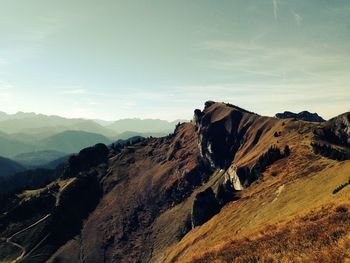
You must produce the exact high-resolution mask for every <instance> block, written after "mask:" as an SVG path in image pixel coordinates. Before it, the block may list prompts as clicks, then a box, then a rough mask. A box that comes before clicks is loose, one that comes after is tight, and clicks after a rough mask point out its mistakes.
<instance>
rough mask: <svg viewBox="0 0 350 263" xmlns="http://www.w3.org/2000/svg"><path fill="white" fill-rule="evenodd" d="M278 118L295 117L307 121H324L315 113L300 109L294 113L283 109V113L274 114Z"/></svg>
mask: <svg viewBox="0 0 350 263" xmlns="http://www.w3.org/2000/svg"><path fill="white" fill-rule="evenodd" d="M275 117H276V118H278V119H291V118H294V119H297V120H302V121H309V122H325V119H323V118H322V117H321V116H319V115H318V114H317V113H310V112H309V111H301V112H299V113H294V112H291V111H285V112H283V113H277V114H276V115H275Z"/></svg>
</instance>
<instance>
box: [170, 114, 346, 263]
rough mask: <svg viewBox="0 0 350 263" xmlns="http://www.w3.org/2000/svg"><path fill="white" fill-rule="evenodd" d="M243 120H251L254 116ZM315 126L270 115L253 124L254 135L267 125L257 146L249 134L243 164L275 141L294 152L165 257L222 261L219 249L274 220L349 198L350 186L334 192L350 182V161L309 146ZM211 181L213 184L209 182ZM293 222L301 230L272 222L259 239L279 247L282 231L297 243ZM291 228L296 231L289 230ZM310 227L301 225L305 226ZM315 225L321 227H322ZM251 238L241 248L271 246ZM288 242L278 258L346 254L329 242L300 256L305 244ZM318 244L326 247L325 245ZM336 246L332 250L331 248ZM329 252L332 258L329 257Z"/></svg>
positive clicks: (250, 250) (239, 160) (252, 249)
mask: <svg viewBox="0 0 350 263" xmlns="http://www.w3.org/2000/svg"><path fill="white" fill-rule="evenodd" d="M250 118H254V117H250ZM243 121H244V122H249V121H250V120H243ZM314 126H315V125H314V124H311V123H306V122H301V121H292V120H284V121H281V120H275V119H274V120H271V119H268V118H266V120H265V121H264V119H262V120H260V121H259V122H257V123H254V125H252V126H251V127H250V128H249V130H248V132H249V133H250V134H256V132H257V131H258V130H259V129H263V130H264V132H263V133H262V135H261V137H260V139H259V141H258V143H257V144H256V145H252V141H253V140H254V136H250V137H248V138H247V141H245V144H244V145H243V147H242V148H241V149H239V152H238V153H237V155H236V158H235V160H234V162H235V163H236V164H237V165H238V166H240V165H250V164H251V163H254V160H256V159H257V158H258V157H259V155H260V154H261V153H263V152H265V151H266V150H267V149H268V147H270V146H271V145H277V146H279V147H280V148H282V147H284V145H286V144H288V145H289V147H290V148H291V154H290V156H289V157H288V158H284V159H282V160H279V161H277V162H276V163H274V164H273V165H272V166H271V167H269V169H268V170H267V171H266V172H265V173H264V174H263V178H262V180H260V181H259V182H257V183H255V184H253V185H252V186H250V187H249V188H247V189H245V190H244V191H243V193H242V198H241V199H240V200H238V201H236V202H231V203H229V204H227V205H226V206H225V207H223V209H222V210H221V212H220V213H219V214H218V215H216V216H214V217H213V218H212V219H211V220H210V221H208V222H207V223H206V224H204V225H202V226H200V227H197V228H195V229H193V230H192V231H191V232H190V233H188V234H187V235H186V236H185V237H184V238H183V239H182V240H181V241H180V242H179V243H178V244H176V245H174V246H172V247H170V248H169V249H168V251H167V256H166V257H165V259H164V261H166V262H190V261H192V260H193V259H194V258H193V257H194V255H195V258H201V260H204V259H205V257H204V256H205V255H207V256H209V255H210V260H209V261H207V262H222V260H223V259H222V258H221V259H217V258H216V257H215V256H213V255H217V254H219V253H220V249H223V248H225V247H226V246H227V244H235V242H237V245H232V247H233V250H235V249H237V248H238V247H239V246H240V245H239V244H240V243H241V242H243V243H244V240H245V238H246V237H249V238H251V236H252V235H256V233H257V231H262V230H263V232H260V233H264V231H267V230H268V229H269V228H268V227H267V226H270V228H271V226H273V225H274V224H279V223H280V222H282V221H283V222H286V221H289V220H291V219H292V218H293V217H295V216H296V215H298V214H300V213H312V210H314V209H316V208H317V207H320V206H326V205H328V204H332V203H335V204H337V203H341V202H344V200H346V201H348V197H349V196H350V195H349V194H350V187H345V188H344V189H342V190H341V191H340V192H339V193H337V194H332V192H333V190H334V189H335V188H337V187H338V186H339V185H341V184H343V183H345V182H347V181H348V179H349V176H350V173H349V171H350V161H344V162H338V161H334V160H330V159H326V158H322V157H320V156H317V155H315V154H314V153H313V151H312V148H311V146H310V143H311V141H312V140H313V133H312V129H313V127H314ZM275 132H281V136H278V137H275V136H274V133H275ZM273 175H275V176H273ZM206 186H210V182H209V183H208V184H207V185H206ZM324 220H325V221H322V222H323V227H324V228H327V225H328V223H329V222H328V221H327V220H326V219H324ZM322 222H321V223H322ZM311 223H312V222H311ZM311 223H310V224H308V226H309V227H310V231H311V229H312V224H311ZM298 226H300V227H301V226H302V224H301V223H300V224H299V225H298ZM293 227H296V229H295V231H297V229H298V227H297V225H292V226H290V227H286V228H285V230H283V231H282V230H281V233H279V232H278V229H273V227H272V230H271V231H272V232H271V233H270V235H269V234H268V232H266V236H264V237H261V239H259V240H262V239H263V238H266V240H264V242H262V243H266V244H270V245H271V246H272V247H274V242H275V241H274V240H275V236H278V235H280V236H281V238H282V237H283V238H285V240H287V239H288V236H290V237H291V238H292V239H293V238H294V239H295V242H297V240H298V239H297V237H298V235H299V234H301V232H300V233H299V234H298V233H297V232H296V233H294V232H293V231H294V230H293ZM334 227H335V226H330V227H329V228H327V229H326V231H325V232H324V236H323V237H324V238H326V237H327V240H328V239H329V236H328V235H331V234H332V233H331V231H332V230H334ZM281 229H282V228H281ZM289 229H290V231H291V232H286V231H287V230H288V231H289ZM346 229H347V228H346ZM306 230H307V229H302V230H301V231H306ZM314 230H315V231H316V230H317V227H315V228H314ZM277 232H278V233H279V234H278V235H277ZM293 233H294V234H293ZM278 237H279V236H278ZM343 239H344V240H343ZM246 242H247V243H244V244H246V245H245V246H244V247H242V251H244V253H247V254H249V255H255V247H258V248H259V249H261V251H263V250H264V249H267V247H264V245H263V244H260V242H258V241H256V242H253V243H251V242H250V241H248V240H246ZM269 242H270V243H269ZM293 242H294V241H293ZM339 242H340V243H339V244H341V243H342V242H344V244H345V243H349V240H346V237H342V239H339ZM287 244H289V245H288V246H287V248H286V249H287V250H284V253H283V254H284V261H283V260H280V261H279V260H278V256H276V257H273V258H272V259H273V260H274V261H276V262H337V261H332V260H338V259H339V257H343V256H344V255H343V254H342V253H340V254H339V253H338V252H339V248H338V246H335V245H334V244H333V243H330V244H329V246H328V245H327V246H325V247H324V248H322V249H315V250H314V251H313V252H312V251H311V250H310V251H307V250H305V251H306V252H305V255H306V254H308V253H309V254H310V257H309V258H297V257H296V256H295V255H298V254H299V252H298V249H306V248H303V246H302V244H299V245H298V244H297V243H295V244H294V245H295V248H293V243H287ZM284 245H285V244H284ZM284 245H283V246H284ZM319 245H320V247H321V244H319ZM339 246H340V245H339ZM327 249H328V250H329V251H328V250H327ZM331 251H333V252H332V253H331ZM206 253H207V254H206ZM223 253H224V252H223ZM274 253H275V252H274ZM276 253H277V252H276ZM338 254H339V255H340V256H339V255H338ZM276 255H277V254H276ZM329 255H331V256H332V258H328V256H329ZM337 255H338V256H337ZM263 256H264V255H263V254H261V255H260V258H254V257H252V258H248V257H246V258H244V257H243V258H242V261H241V262H254V261H255V262H264V261H265V262H270V261H269V260H268V257H267V256H266V257H265V256H264V257H263ZM315 258H318V259H320V258H322V259H323V261H319V260H318V261H315ZM217 260H218V261H217ZM220 260H221V261H220ZM274 261H271V262H274ZM204 262H205V261H204ZM223 262H236V260H233V261H232V260H231V261H230V260H227V261H225V260H224V261H223ZM237 262H240V261H239V260H238V261H237Z"/></svg>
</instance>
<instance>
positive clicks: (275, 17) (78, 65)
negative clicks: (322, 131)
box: [0, 0, 350, 120]
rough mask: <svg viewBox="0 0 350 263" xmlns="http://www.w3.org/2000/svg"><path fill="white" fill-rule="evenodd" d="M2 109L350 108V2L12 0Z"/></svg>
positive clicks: (3, 25)
mask: <svg viewBox="0 0 350 263" xmlns="http://www.w3.org/2000/svg"><path fill="white" fill-rule="evenodd" d="M0 4H1V8H0V110H2V111H6V112H16V111H19V110H21V111H34V112H41V113H46V114H58V115H63V116H68V117H87V118H102V119H118V118H125V117H142V118H146V117H151V118H162V119H169V120H172V119H176V118H191V117H192V112H193V110H194V109H195V108H201V107H202V105H203V102H204V101H206V100H217V101H225V102H230V103H233V104H236V105H239V106H241V107H243V108H247V109H249V110H252V111H255V112H258V113H260V114H264V115H274V113H276V112H278V111H283V110H292V111H301V110H304V109H306V110H310V111H313V112H314V111H317V112H319V113H320V114H321V115H323V116H324V117H326V118H328V117H332V116H334V115H337V114H339V113H342V112H345V111H349V110H350V1H349V0H344V1H341V0H307V1H306V0H293V1H287V0H254V1H253V0H240V1H238V0H237V1H235V0H229V1H225V0H220V1H214V0H212V1H206V0H192V1H190V0H176V1H175V0H174V1H167V0H158V1H156V0H155V1H146V0H145V1H141V0H139V1H132V0H125V1H117V0H113V1H112V0H111V1H102V0H94V1H89V0H74V1H73V0H69V1H68V0H57V1H51V0H40V1H36V0H22V1H19V0H8V1H4V0H0Z"/></svg>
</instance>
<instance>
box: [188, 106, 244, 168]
mask: <svg viewBox="0 0 350 263" xmlns="http://www.w3.org/2000/svg"><path fill="white" fill-rule="evenodd" d="M222 105H223V104H220V103H213V102H210V101H209V102H206V104H205V108H204V110H203V112H202V111H200V110H198V109H196V110H195V112H194V117H193V121H194V124H195V126H196V129H197V134H198V144H199V149H200V153H201V156H202V157H203V158H204V159H205V160H207V161H208V162H209V164H210V166H211V167H212V168H213V169H220V168H222V169H226V168H227V167H229V166H230V165H231V162H232V160H233V159H234V156H235V153H236V151H237V150H238V148H239V146H240V145H241V140H242V138H243V135H244V134H245V132H246V128H245V127H240V122H241V120H242V118H243V114H244V113H248V112H247V111H245V110H243V109H241V108H238V107H236V106H233V105H225V107H222Z"/></svg>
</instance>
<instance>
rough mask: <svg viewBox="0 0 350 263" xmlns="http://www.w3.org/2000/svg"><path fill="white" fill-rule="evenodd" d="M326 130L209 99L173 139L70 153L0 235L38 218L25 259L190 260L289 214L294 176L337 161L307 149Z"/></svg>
mask: <svg viewBox="0 0 350 263" xmlns="http://www.w3.org/2000/svg"><path fill="white" fill-rule="evenodd" d="M336 123H338V122H337V121H336ZM338 126H339V129H342V131H340V130H339V131H338V130H337V129H336V130H332V132H333V133H334V134H344V133H345V134H347V132H348V131H347V128H346V127H348V126H346V125H345V128H344V127H343V126H342V125H341V124H339V125H338ZM326 127H328V126H327V125H326V124H322V125H321V126H314V124H310V123H305V122H298V121H293V120H278V119H275V118H269V117H262V116H259V115H257V114H254V113H251V112H248V111H246V110H243V109H241V108H239V107H236V106H233V105H230V104H224V103H214V102H207V103H206V105H205V107H204V109H203V110H195V113H194V118H193V121H192V122H191V123H184V124H181V125H179V126H177V128H176V129H175V131H174V134H172V135H169V136H167V137H163V138H149V139H145V140H137V141H135V142H133V143H130V144H128V145H120V146H118V147H117V146H113V147H111V148H108V147H106V146H104V145H96V146H95V147H90V148H87V149H84V150H83V151H81V152H80V153H79V155H77V156H74V157H71V158H70V160H69V161H68V162H67V163H66V165H65V167H64V169H63V170H62V171H61V176H60V178H59V179H58V180H54V181H53V182H51V183H49V184H48V185H47V186H46V187H43V188H40V189H36V190H35V192H33V191H30V192H28V191H25V192H23V193H22V194H20V195H18V196H17V197H16V199H13V203H12V205H11V206H10V208H9V209H10V210H11V211H24V210H22V209H21V207H23V206H24V205H26V206H28V205H29V204H31V203H33V205H32V206H31V207H35V208H36V209H34V210H31V209H27V210H26V211H28V212H26V213H25V216H24V217H22V218H20V219H19V218H17V219H15V217H16V216H13V215H16V214H15V213H14V212H11V211H10V210H9V211H8V213H4V214H3V215H1V216H0V237H3V238H6V237H8V236H11V235H13V234H14V233H15V231H21V230H23V229H26V227H28V225H30V224H34V226H33V227H32V228H30V229H31V230H33V231H34V230H37V231H36V233H38V234H33V231H27V230H25V231H23V232H21V235H23V237H25V238H23V241H21V242H22V243H20V241H18V242H19V243H20V244H21V245H23V246H24V247H26V248H27V251H30V250H31V249H33V248H34V251H33V252H31V253H30V254H28V255H26V256H25V257H23V259H22V261H23V262H44V261H45V260H48V261H49V262H163V261H171V262H176V261H178V262H186V261H190V260H189V259H190V258H191V255H192V254H193V255H194V254H196V251H195V248H197V249H199V250H202V251H203V248H204V247H206V245H205V244H206V243H207V244H208V245H209V247H206V249H207V248H210V247H214V246H215V244H216V243H215V242H221V241H222V240H225V238H227V235H229V236H230V237H235V235H237V234H238V233H239V234H240V233H245V232H244V231H243V230H244V229H250V228H249V227H254V226H258V225H259V224H260V225H265V224H266V222H267V221H269V220H272V219H271V217H273V215H275V211H278V210H279V209H280V211H281V215H283V216H287V214H286V212H285V211H284V210H283V209H282V208H278V206H279V205H280V206H281V207H283V205H284V206H286V209H287V208H288V205H289V204H290V203H293V198H294V197H290V196H289V198H290V200H289V199H288V198H282V196H284V193H285V190H284V189H285V188H288V189H289V187H290V191H292V192H291V193H293V191H296V190H295V189H294V188H292V186H293V185H294V182H296V181H297V179H298V178H299V180H302V179H300V178H307V176H308V175H309V174H312V173H316V174H317V173H318V172H320V171H323V170H324V169H326V168H325V167H326V166H327V165H328V164H332V162H335V161H333V160H330V159H325V160H323V161H322V162H321V161H320V160H321V159H320V158H321V157H320V156H319V155H317V154H315V153H313V151H312V147H311V146H310V143H311V141H312V140H314V141H318V140H319V137H317V136H316V135H314V134H313V130H315V129H316V128H324V129H326ZM332 127H333V126H332ZM332 129H333V128H332ZM319 136H321V135H319ZM337 136H338V135H337ZM341 136H343V135H341ZM341 136H340V137H341ZM341 138H343V137H341ZM342 141H343V139H342ZM325 162H327V164H325ZM345 165H346V164H345ZM327 167H328V166H327ZM329 167H331V166H329ZM57 172H59V171H57ZM285 185H287V186H285ZM332 187H333V186H332ZM299 188H300V189H302V188H303V186H299ZM299 188H298V189H299ZM323 190H324V189H323ZM327 191H328V190H327ZM286 196H287V197H288V195H286ZM321 196H323V195H321ZM301 199H302V198H300V199H297V200H294V202H296V203H297V202H300V200H301ZM43 200H44V201H43ZM45 200H46V201H45ZM280 200H281V202H282V203H279V202H280ZM312 203H314V200H313V199H307V200H306V201H305V203H303V206H302V207H303V208H305V207H311V205H312ZM267 204H269V205H267ZM305 204H307V205H305ZM269 206H271V207H270V208H269ZM264 209H265V210H264ZM293 209H294V210H293ZM31 211H33V212H31ZM288 211H294V212H298V211H299V210H298V209H296V208H295V207H293V208H289V210H288ZM47 215H49V216H48V217H45V216H47ZM260 215H261V218H260ZM281 215H278V216H276V215H275V217H274V218H280V219H283V217H281ZM41 219H42V220H41ZM258 219H259V220H258ZM38 220H39V223H38V224H35V223H37V222H38ZM208 221H209V222H208ZM213 222H216V223H213ZM255 223H256V225H255ZM62 233H65V234H62ZM47 235H48V237H46V236H47ZM29 237H31V238H29ZM3 240H6V239H3ZM54 240H59V242H54ZM0 248H3V250H2V251H12V252H7V256H6V257H7V258H10V259H14V258H16V257H18V255H19V254H20V252H21V251H19V250H16V249H15V248H13V246H11V244H9V243H7V242H5V241H1V240H0ZM44 252H45V253H44ZM197 252H198V251H197ZM1 257H3V258H5V255H2V254H1V252H0V258H1Z"/></svg>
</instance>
